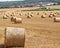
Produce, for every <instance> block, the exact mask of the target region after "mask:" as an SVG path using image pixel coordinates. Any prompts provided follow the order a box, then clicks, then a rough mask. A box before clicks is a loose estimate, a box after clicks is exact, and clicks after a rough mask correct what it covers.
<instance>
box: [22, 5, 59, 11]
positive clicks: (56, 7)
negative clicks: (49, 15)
mask: <svg viewBox="0 0 60 48" xmlns="http://www.w3.org/2000/svg"><path fill="white" fill-rule="evenodd" d="M47 8H48V9H47ZM53 10H60V5H54V6H42V7H40V8H38V9H32V10H22V11H53Z"/></svg>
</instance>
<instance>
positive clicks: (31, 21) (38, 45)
mask: <svg viewBox="0 0 60 48" xmlns="http://www.w3.org/2000/svg"><path fill="white" fill-rule="evenodd" d="M37 8H38V7H34V9H37ZM28 9H33V8H10V9H0V44H1V45H2V44H3V45H4V37H5V34H4V33H5V30H4V29H5V28H6V27H19V28H25V30H26V31H25V46H24V48H60V22H54V17H52V18H50V17H49V14H50V13H51V12H53V13H54V12H58V13H60V10H59V11H57V10H56V11H21V10H28ZM12 13H14V16H15V17H18V18H22V19H23V20H22V23H18V24H15V23H14V22H11V14H12ZM28 13H29V14H32V13H33V17H32V18H27V16H28ZM37 13H39V15H38V14H37ZM44 13H46V17H45V18H41V15H43V14H44ZM6 14H7V15H8V16H9V17H8V19H3V16H5V15H6ZM19 14H21V16H20V15H19ZM56 17H60V14H59V15H58V14H57V15H56Z"/></svg>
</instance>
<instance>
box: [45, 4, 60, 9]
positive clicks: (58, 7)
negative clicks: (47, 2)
mask: <svg viewBox="0 0 60 48" xmlns="http://www.w3.org/2000/svg"><path fill="white" fill-rule="evenodd" d="M46 7H47V8H50V9H60V5H55V6H46Z"/></svg>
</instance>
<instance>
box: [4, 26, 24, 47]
mask: <svg viewBox="0 0 60 48" xmlns="http://www.w3.org/2000/svg"><path fill="white" fill-rule="evenodd" d="M24 43H25V29H24V28H15V27H7V28H6V32H5V46H7V47H9V46H10V47H24Z"/></svg>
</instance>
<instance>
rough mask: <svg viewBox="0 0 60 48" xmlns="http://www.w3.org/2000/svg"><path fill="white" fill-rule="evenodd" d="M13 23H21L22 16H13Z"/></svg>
mask: <svg viewBox="0 0 60 48" xmlns="http://www.w3.org/2000/svg"><path fill="white" fill-rule="evenodd" d="M14 23H22V18H15V20H14Z"/></svg>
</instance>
